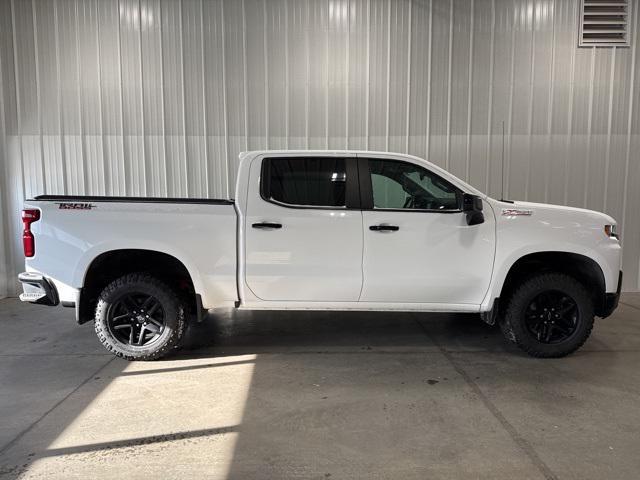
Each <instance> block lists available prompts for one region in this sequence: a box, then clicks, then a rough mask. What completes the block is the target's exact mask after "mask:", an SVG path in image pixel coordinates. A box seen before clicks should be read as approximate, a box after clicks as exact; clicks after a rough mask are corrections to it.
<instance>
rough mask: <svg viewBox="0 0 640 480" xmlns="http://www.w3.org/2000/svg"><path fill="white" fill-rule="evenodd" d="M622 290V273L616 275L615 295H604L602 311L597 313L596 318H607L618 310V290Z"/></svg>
mask: <svg viewBox="0 0 640 480" xmlns="http://www.w3.org/2000/svg"><path fill="white" fill-rule="evenodd" d="M621 289H622V271H620V273H619V274H618V288H617V289H616V293H605V294H604V301H603V303H602V309H601V311H600V312H598V316H599V317H602V318H607V317H608V316H609V315H611V314H612V313H613V312H614V310H615V309H616V308H618V302H620V290H621Z"/></svg>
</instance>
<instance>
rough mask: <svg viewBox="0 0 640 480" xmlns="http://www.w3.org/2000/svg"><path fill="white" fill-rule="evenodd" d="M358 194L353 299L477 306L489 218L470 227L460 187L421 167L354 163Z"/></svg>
mask: <svg viewBox="0 0 640 480" xmlns="http://www.w3.org/2000/svg"><path fill="white" fill-rule="evenodd" d="M359 167H360V170H361V175H360V178H361V189H362V192H363V199H362V202H363V237H364V253H363V273H364V284H363V288H362V295H361V297H360V301H363V302H394V303H397V302H399V303H432V304H480V303H481V302H482V299H483V298H484V295H485V293H486V292H487V289H488V287H489V282H490V280H491V273H492V268H493V257H494V252H495V223H494V222H495V221H494V217H493V214H492V212H490V211H486V212H485V222H484V223H482V224H480V225H473V226H469V225H467V222H466V217H465V213H463V212H461V211H460V209H459V205H458V195H457V193H458V192H459V189H458V188H457V187H455V186H454V185H452V184H451V183H450V182H448V181H446V180H445V179H443V178H442V177H440V176H439V175H437V174H435V173H434V172H432V171H430V170H428V169H427V168H425V167H424V166H422V165H419V164H417V163H411V162H408V161H399V160H392V159H388V158H385V157H384V156H379V157H378V158H368V159H359Z"/></svg>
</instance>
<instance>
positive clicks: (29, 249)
mask: <svg viewBox="0 0 640 480" xmlns="http://www.w3.org/2000/svg"><path fill="white" fill-rule="evenodd" d="M38 220H40V210H36V209H25V210H22V224H23V225H24V229H23V231H22V246H23V247H24V256H25V257H33V256H34V255H35V254H36V240H35V238H33V233H31V224H32V223H33V222H37V221H38Z"/></svg>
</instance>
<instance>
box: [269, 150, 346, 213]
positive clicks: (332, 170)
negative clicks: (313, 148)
mask: <svg viewBox="0 0 640 480" xmlns="http://www.w3.org/2000/svg"><path fill="white" fill-rule="evenodd" d="M346 181H347V172H346V165H345V159H344V158H321V157H306V158H268V159H265V160H264V164H263V170H262V195H263V197H264V198H265V200H270V201H275V202H277V203H283V204H286V205H292V206H303V207H338V208H339V207H345V206H346V203H345V195H346V185H347V183H346Z"/></svg>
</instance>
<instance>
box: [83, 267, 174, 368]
mask: <svg viewBox="0 0 640 480" xmlns="http://www.w3.org/2000/svg"><path fill="white" fill-rule="evenodd" d="M184 317H185V309H184V305H183V304H182V303H181V302H180V300H179V298H178V296H177V295H176V294H175V293H174V292H173V290H171V288H169V287H168V286H167V285H166V284H165V283H163V282H161V281H160V280H158V279H156V278H155V277H152V276H151V275H147V274H144V273H132V274H128V275H125V276H123V277H120V278H118V279H117V280H114V281H113V282H111V283H110V284H109V285H107V286H106V287H105V289H104V290H103V291H102V292H101V293H100V298H99V299H98V304H97V306H96V314H95V322H94V326H95V330H96V334H97V335H98V338H99V339H100V341H101V342H102V344H103V345H104V346H105V347H106V348H107V350H109V351H110V352H112V353H114V354H115V355H117V356H119V357H122V358H125V359H127V360H155V359H158V358H160V357H162V356H164V355H166V354H167V353H168V352H169V351H171V350H172V349H173V348H176V347H177V346H178V345H179V344H180V341H181V339H182V336H183V334H184V328H185V319H184Z"/></svg>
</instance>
